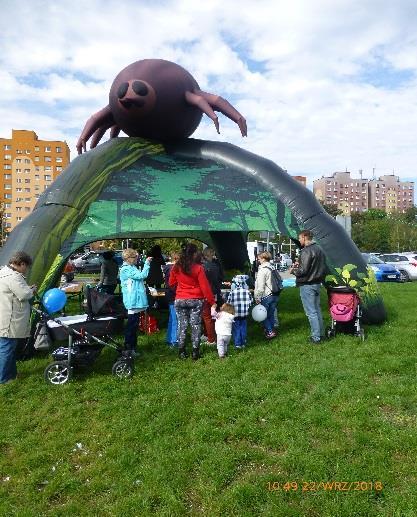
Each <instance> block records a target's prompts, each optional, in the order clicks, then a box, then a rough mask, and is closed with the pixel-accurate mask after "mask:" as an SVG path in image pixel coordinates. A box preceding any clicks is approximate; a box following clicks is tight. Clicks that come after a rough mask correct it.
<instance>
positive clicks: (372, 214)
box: [323, 204, 417, 253]
mask: <svg viewBox="0 0 417 517" xmlns="http://www.w3.org/2000/svg"><path fill="white" fill-rule="evenodd" d="M323 208H324V209H325V210H326V211H327V212H328V213H329V214H330V215H331V216H333V217H336V215H341V214H342V211H341V210H339V209H338V208H337V207H334V206H331V205H324V204H323ZM351 218H352V240H353V241H354V242H355V244H356V245H357V246H358V248H359V249H360V250H361V251H373V252H379V253H390V252H392V253H395V252H397V253H398V252H404V251H417V206H413V207H411V208H409V209H408V210H407V211H406V212H404V213H400V212H393V213H390V214H388V213H387V212H385V211H383V210H378V209H376V208H371V209H369V210H367V211H366V212H354V213H352V214H351Z"/></svg>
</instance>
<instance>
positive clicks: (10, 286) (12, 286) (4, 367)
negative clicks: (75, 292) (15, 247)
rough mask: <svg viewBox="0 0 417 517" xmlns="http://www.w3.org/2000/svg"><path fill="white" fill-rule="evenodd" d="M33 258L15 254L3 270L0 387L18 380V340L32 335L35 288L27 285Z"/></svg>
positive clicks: (0, 278) (0, 275) (0, 276)
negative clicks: (26, 277) (31, 306)
mask: <svg viewBox="0 0 417 517" xmlns="http://www.w3.org/2000/svg"><path fill="white" fill-rule="evenodd" d="M31 264H32V259H31V258H30V257H29V255H28V254H27V253H25V252H24V251H18V252H16V253H15V254H14V255H13V256H12V257H11V258H10V260H9V263H8V265H7V266H4V267H3V268H1V269H0V384H5V383H6V382H9V381H12V380H13V379H15V378H16V374H17V371H16V347H17V343H18V341H19V339H22V338H26V337H28V336H29V335H30V322H29V320H30V305H29V300H30V299H31V298H33V295H34V294H35V293H36V289H37V288H36V285H32V286H30V287H29V286H28V285H27V283H26V279H25V276H24V275H25V274H26V272H27V270H28V269H29V267H30V266H31Z"/></svg>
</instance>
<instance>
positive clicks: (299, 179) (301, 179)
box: [291, 176, 307, 187]
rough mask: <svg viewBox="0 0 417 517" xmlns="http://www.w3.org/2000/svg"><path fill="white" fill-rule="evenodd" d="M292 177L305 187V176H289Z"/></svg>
mask: <svg viewBox="0 0 417 517" xmlns="http://www.w3.org/2000/svg"><path fill="white" fill-rule="evenodd" d="M291 177H292V178H294V179H295V180H296V181H298V183H301V185H303V186H304V187H307V177H306V176H291Z"/></svg>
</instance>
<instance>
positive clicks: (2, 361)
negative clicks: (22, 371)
mask: <svg viewBox="0 0 417 517" xmlns="http://www.w3.org/2000/svg"><path fill="white" fill-rule="evenodd" d="M18 341H19V340H18V339H15V338H10V337H0V384H3V383H5V382H7V381H10V380H12V379H16V375H17V368H16V347H17V343H18Z"/></svg>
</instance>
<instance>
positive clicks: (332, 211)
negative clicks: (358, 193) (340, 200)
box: [320, 201, 343, 219]
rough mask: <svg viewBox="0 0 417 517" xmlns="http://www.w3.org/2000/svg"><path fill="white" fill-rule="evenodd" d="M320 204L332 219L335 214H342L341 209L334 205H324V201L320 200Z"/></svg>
mask: <svg viewBox="0 0 417 517" xmlns="http://www.w3.org/2000/svg"><path fill="white" fill-rule="evenodd" d="M320 204H321V206H322V207H323V208H324V209H325V210H326V212H327V213H328V214H329V215H331V216H332V217H333V218H334V219H336V216H337V215H343V210H341V209H340V208H337V206H336V205H326V203H323V202H322V201H320Z"/></svg>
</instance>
